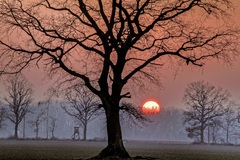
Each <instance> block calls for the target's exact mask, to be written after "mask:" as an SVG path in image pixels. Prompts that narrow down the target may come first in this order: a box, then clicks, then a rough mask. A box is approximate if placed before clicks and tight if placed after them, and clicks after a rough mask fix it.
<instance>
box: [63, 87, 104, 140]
mask: <svg viewBox="0 0 240 160" xmlns="http://www.w3.org/2000/svg"><path fill="white" fill-rule="evenodd" d="M64 98H65V100H66V101H67V102H66V103H63V104H62V108H63V110H64V111H65V112H66V113H67V114H68V115H70V116H72V117H74V118H76V119H77V120H78V121H79V122H80V123H81V124H82V125H83V140H86V139H87V125H88V123H89V122H91V121H92V120H94V119H95V118H97V116H99V114H100V112H101V110H100V108H99V100H98V98H97V97H96V95H95V94H93V93H92V92H91V91H90V90H88V88H86V87H85V86H82V85H76V86H74V87H71V88H69V89H68V90H67V91H66V92H65V95H64Z"/></svg>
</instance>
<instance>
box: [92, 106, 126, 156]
mask: <svg viewBox="0 0 240 160" xmlns="http://www.w3.org/2000/svg"><path fill="white" fill-rule="evenodd" d="M106 118H107V134H108V146H107V147H106V148H105V149H103V150H102V151H101V152H100V154H99V155H98V156H96V157H94V158H95V159H103V158H106V157H112V158H130V156H129V154H128V152H127V151H126V149H125V147H124V145H123V140H122V131H121V125H120V120H119V110H118V109H115V108H111V109H109V111H106Z"/></svg>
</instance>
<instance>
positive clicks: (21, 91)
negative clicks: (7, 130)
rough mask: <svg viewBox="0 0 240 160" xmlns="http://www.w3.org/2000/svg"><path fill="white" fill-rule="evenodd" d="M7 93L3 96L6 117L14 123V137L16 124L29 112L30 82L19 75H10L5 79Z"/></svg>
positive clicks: (16, 136) (16, 132)
mask: <svg viewBox="0 0 240 160" xmlns="http://www.w3.org/2000/svg"><path fill="white" fill-rule="evenodd" d="M6 91H7V95H6V97H5V98H4V100H5V102H6V104H7V108H6V114H5V116H6V118H7V119H9V120H10V121H11V122H12V123H13V124H14V125H15V127H14V138H16V139H17V138H18V126H19V124H20V123H21V121H22V120H23V118H24V116H25V115H26V114H27V113H28V112H29V107H30V104H31V102H32V95H33V90H32V88H31V84H30V83H29V82H28V81H27V80H26V79H25V78H24V77H23V76H22V75H21V74H16V75H11V76H9V77H8V78H7V80H6Z"/></svg>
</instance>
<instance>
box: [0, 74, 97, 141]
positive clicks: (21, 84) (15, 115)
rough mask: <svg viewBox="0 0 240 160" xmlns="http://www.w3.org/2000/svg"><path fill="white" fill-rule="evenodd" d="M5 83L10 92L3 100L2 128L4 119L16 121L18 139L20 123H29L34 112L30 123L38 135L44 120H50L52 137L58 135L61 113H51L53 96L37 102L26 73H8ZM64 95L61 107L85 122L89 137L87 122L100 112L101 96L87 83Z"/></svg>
mask: <svg viewBox="0 0 240 160" xmlns="http://www.w3.org/2000/svg"><path fill="white" fill-rule="evenodd" d="M4 84H5V89H6V95H5V97H3V98H2V102H1V104H0V129H2V128H3V127H6V124H5V123H4V121H5V120H9V121H10V122H11V123H12V124H13V125H14V135H13V138H15V139H18V138H19V136H18V130H19V124H20V123H24V125H25V123H26V122H25V117H26V115H27V114H28V115H29V114H31V115H32V116H34V117H35V118H34V119H31V120H29V121H27V123H28V124H29V125H30V126H31V127H32V128H34V132H35V133H36V138H37V139H38V138H39V127H40V124H41V123H42V122H43V121H47V123H48V124H47V126H49V128H48V130H49V131H50V133H51V137H52V138H55V136H54V131H55V129H56V123H57V117H55V116H51V115H49V105H50V104H51V103H53V102H51V100H50V99H47V100H44V101H41V102H34V99H33V89H32V86H31V84H30V83H29V82H28V81H27V79H26V78H25V77H24V76H23V75H22V74H15V75H11V76H8V77H7V78H6V80H5V82H4ZM61 96H62V98H64V102H59V103H60V108H61V109H62V110H63V111H65V113H67V114H68V115H69V116H71V117H73V118H75V119H76V121H78V124H77V125H78V126H83V127H82V128H83V130H84V133H83V140H86V136H87V124H88V123H89V122H90V121H92V120H94V119H95V118H96V117H97V116H99V115H100V114H99V113H100V112H99V111H100V109H99V107H98V103H97V101H98V100H97V99H96V97H95V96H94V95H93V94H92V93H91V92H89V91H88V90H86V88H85V87H84V86H74V88H69V89H68V90H65V92H64V93H62V94H61ZM55 105H56V104H55ZM42 106H43V107H42ZM23 121H24V122H23ZM23 137H25V136H24V135H23ZM47 138H48V136H47Z"/></svg>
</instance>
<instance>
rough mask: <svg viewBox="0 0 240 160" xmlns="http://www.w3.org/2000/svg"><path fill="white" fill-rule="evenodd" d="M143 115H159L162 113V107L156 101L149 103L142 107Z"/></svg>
mask: <svg viewBox="0 0 240 160" xmlns="http://www.w3.org/2000/svg"><path fill="white" fill-rule="evenodd" d="M142 111H143V113H146V114H152V113H155V114H156V113H159V112H160V106H159V104H158V103H157V102H155V101H147V102H146V103H144V104H143V106H142Z"/></svg>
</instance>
